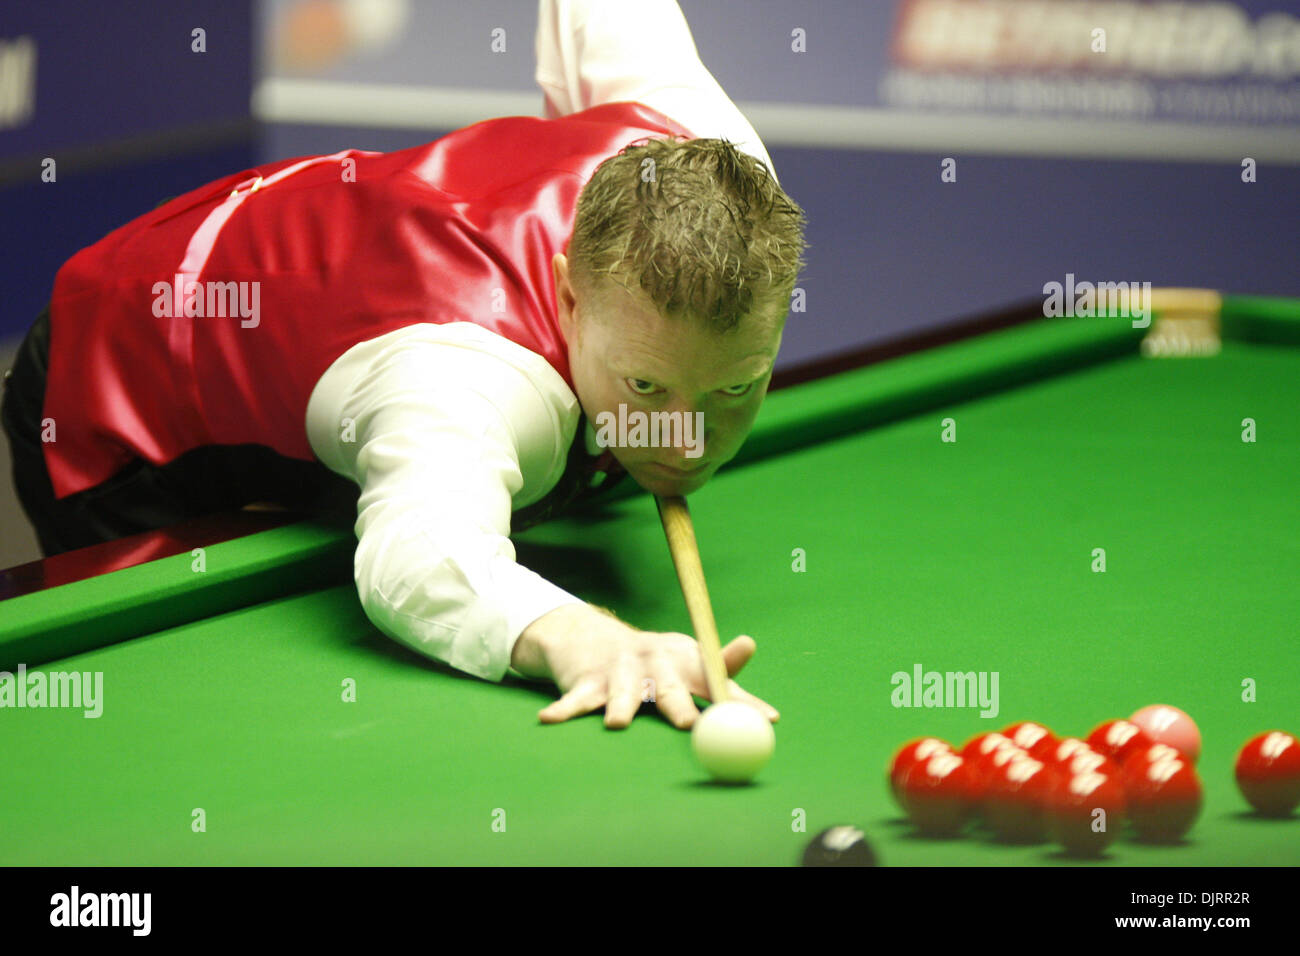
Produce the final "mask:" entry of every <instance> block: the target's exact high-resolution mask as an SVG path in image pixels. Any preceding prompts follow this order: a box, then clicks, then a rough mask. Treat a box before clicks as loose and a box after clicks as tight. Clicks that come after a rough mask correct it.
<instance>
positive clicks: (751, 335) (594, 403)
mask: <svg viewBox="0 0 1300 956" xmlns="http://www.w3.org/2000/svg"><path fill="white" fill-rule="evenodd" d="M552 269H553V271H554V273H555V289H556V300H557V306H558V309H559V318H560V328H561V330H562V331H563V333H564V337H565V341H566V342H567V343H568V347H569V365H570V368H571V369H572V372H573V381H574V385H575V386H576V388H577V392H578V400H579V401H580V402H581V403H582V409H583V411H584V412H585V413H586V414H587V418H588V419H589V420H590V421H591V423H592V424H593V426H597V427H599V424H600V421H601V415H602V413H608V414H609V415H610V416H612V419H609V420H611V421H617V420H618V419H619V406H620V405H623V406H625V409H624V418H625V420H626V416H628V415H631V414H632V413H640V414H641V415H643V416H645V417H647V418H648V417H649V416H651V415H652V414H653V413H655V412H667V413H679V415H678V416H674V417H677V418H678V420H679V421H683V422H685V420H686V417H687V416H690V424H691V426H692V427H693V426H694V424H695V423H696V422H699V421H702V423H703V433H702V435H700V434H698V433H692V438H693V442H692V444H691V445H690V446H688V444H687V443H686V442H684V441H682V442H678V443H677V444H676V445H675V446H672V447H651V446H642V447H632V446H631V445H630V444H619V443H614V444H611V445H610V450H611V451H613V453H614V457H616V458H617V459H618V460H619V462H620V463H621V464H622V465H623V467H624V468H626V469H627V471H628V473H629V474H630V475H631V476H632V478H633V479H634V480H635V481H636V482H637V484H639V485H640V486H641V487H642V488H645V489H646V490H647V491H649V492H652V493H653V494H656V495H685V494H689V493H690V492H692V491H695V490H696V489H698V488H699V487H700V486H702V485H703V484H704V483H705V482H706V481H708V480H709V479H710V478H711V477H713V473H714V472H715V471H717V470H718V468H719V467H721V466H722V465H724V464H725V463H726V462H728V461H730V460H731V458H732V457H733V456H734V455H735V454H736V452H737V451H739V449H740V446H741V444H742V443H743V442H744V440H745V437H746V436H747V435H748V434H749V430H750V428H752V427H753V424H754V417H755V416H756V415H757V414H758V409H759V406H760V405H761V404H762V403H763V396H765V395H766V394H767V386H768V382H769V381H770V380H771V377H772V366H773V364H774V363H775V362H776V353H777V350H778V349H779V348H780V346H781V325H782V322H783V321H784V316H779V317H776V318H766V319H759V318H756V317H752V316H747V317H746V318H744V319H742V320H741V323H740V325H739V326H738V327H737V328H735V329H733V330H732V331H730V332H725V333H721V334H719V333H717V332H713V331H710V330H709V329H707V328H703V327H702V325H701V323H696V322H691V321H687V320H673V319H667V318H664V317H663V316H662V315H660V314H659V313H658V311H656V310H655V309H654V308H653V307H652V306H650V304H649V303H648V302H646V301H645V300H644V299H642V298H639V297H636V296H633V295H632V294H631V293H629V292H628V291H627V290H625V289H623V288H622V287H621V286H619V285H618V284H617V283H615V282H609V283H606V284H605V286H604V287H603V288H602V289H601V290H600V291H599V292H598V293H596V294H593V295H591V296H586V297H584V296H580V295H578V293H577V292H576V290H575V289H574V287H573V285H572V283H571V282H570V281H569V270H568V262H567V260H566V258H565V257H564V256H562V255H557V256H556V257H555V258H554V260H553V261H552ZM697 412H700V413H703V417H702V419H701V418H698V417H696V414H695V413H697ZM681 434H682V433H681V432H678V435H681ZM578 440H579V441H581V440H582V438H581V436H579V437H578Z"/></svg>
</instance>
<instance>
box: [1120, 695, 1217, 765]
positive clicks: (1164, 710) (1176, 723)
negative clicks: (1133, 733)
mask: <svg viewBox="0 0 1300 956" xmlns="http://www.w3.org/2000/svg"><path fill="white" fill-rule="evenodd" d="M1129 720H1130V721H1131V722H1132V723H1135V724H1137V725H1138V726H1139V727H1141V728H1142V729H1143V730H1144V731H1145V732H1146V735H1147V736H1148V737H1150V738H1151V742H1152V743H1157V744H1168V745H1169V746H1170V747H1173V748H1174V749H1175V750H1178V751H1181V752H1182V754H1183V756H1184V757H1186V758H1187V759H1188V760H1190V761H1191V762H1192V763H1196V761H1197V760H1198V759H1200V756H1201V731H1200V730H1199V729H1198V728H1197V726H1196V722H1195V721H1194V720H1192V718H1190V717H1188V716H1187V714H1186V713H1184V712H1183V711H1181V710H1179V709H1178V708H1177V707H1170V706H1169V705H1168V704H1152V705H1151V706H1150V707H1143V708H1142V709H1141V710H1139V711H1137V712H1135V713H1134V714H1133V716H1132V717H1130V718H1129Z"/></svg>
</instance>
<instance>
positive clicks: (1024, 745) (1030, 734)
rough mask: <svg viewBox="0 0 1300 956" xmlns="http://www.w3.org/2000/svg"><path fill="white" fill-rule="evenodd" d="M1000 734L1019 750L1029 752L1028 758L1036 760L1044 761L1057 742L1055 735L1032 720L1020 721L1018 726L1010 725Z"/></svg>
mask: <svg viewBox="0 0 1300 956" xmlns="http://www.w3.org/2000/svg"><path fill="white" fill-rule="evenodd" d="M1002 733H1003V735H1004V736H1005V737H1008V738H1010V740H1011V742H1012V743H1013V744H1015V745H1016V746H1017V747H1019V748H1020V749H1021V750H1027V751H1029V754H1030V756H1032V757H1034V758H1035V759H1037V760H1044V759H1046V757H1047V755H1048V754H1050V753H1051V752H1052V748H1053V747H1055V746H1056V742H1057V741H1056V735H1055V734H1053V733H1052V732H1051V731H1050V730H1048V729H1047V728H1046V727H1044V726H1043V725H1042V724H1036V723H1034V722H1033V721H1032V720H1022V721H1021V722H1020V723H1018V724H1012V725H1011V726H1010V727H1008V728H1007V729H1006V730H1004V731H1002Z"/></svg>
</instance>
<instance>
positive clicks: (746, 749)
mask: <svg viewBox="0 0 1300 956" xmlns="http://www.w3.org/2000/svg"><path fill="white" fill-rule="evenodd" d="M775 746H776V733H775V732H774V731H773V730H772V722H771V721H769V720H768V719H767V718H766V717H764V716H763V715H762V714H760V713H759V712H758V711H757V710H756V709H755V708H753V707H751V706H749V704H745V703H742V702H740V701H738V700H724V701H723V702H722V703H720V704H713V705H712V706H710V707H708V708H707V709H706V710H705V711H704V713H702V714H700V717H699V719H698V720H696V721H695V726H694V727H692V728H691V749H692V750H694V751H695V759H696V760H698V761H699V762H700V763H701V764H702V765H703V767H704V769H705V770H707V771H708V773H709V776H710V777H712V778H713V779H714V780H720V781H722V782H723V783H748V782H749V781H750V780H752V779H753V778H754V775H755V774H757V773H758V772H759V771H760V770H762V769H763V767H765V766H766V765H767V762H768V761H769V760H771V759H772V750H773V748H774V747H775Z"/></svg>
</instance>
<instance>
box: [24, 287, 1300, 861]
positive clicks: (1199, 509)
mask: <svg viewBox="0 0 1300 956" xmlns="http://www.w3.org/2000/svg"><path fill="white" fill-rule="evenodd" d="M1296 315H1297V303H1296V302H1294V301H1287V300H1279V299H1237V300H1231V307H1229V306H1228V305H1225V308H1224V313H1223V317H1222V319H1223V347H1222V351H1221V352H1220V353H1219V354H1217V355H1214V356H1211V357H1202V358H1180V359H1152V358H1143V357H1141V355H1140V354H1139V342H1140V339H1141V336H1142V334H1143V332H1142V330H1137V329H1133V328H1132V327H1131V325H1130V323H1129V322H1128V321H1127V320H1120V319H1104V318H1103V319H1098V318H1091V319H1041V318H1039V319H1037V320H1036V321H1027V322H1023V323H1019V324H1015V325H1012V326H1009V327H1006V328H1002V329H1000V330H997V331H993V332H989V333H987V334H982V335H978V336H969V337H966V338H963V339H961V340H959V341H954V342H949V343H947V344H944V345H942V346H940V347H936V348H932V349H927V350H925V351H920V352H914V353H911V354H905V355H901V356H898V357H894V358H892V359H890V360H888V361H882V362H876V363H874V364H871V365H868V366H866V367H862V368H856V369H851V370H847V371H842V372H839V373H837V374H834V375H831V376H828V377H824V378H819V379H816V380H813V381H808V382H804V383H802V384H797V385H793V386H791V387H789V388H785V389H781V390H777V391H774V392H773V393H772V395H771V396H770V397H769V399H768V401H767V403H766V404H765V406H764V409H763V412H762V413H761V415H760V418H759V422H758V424H757V426H756V428H755V431H754V433H753V434H752V436H751V438H750V441H749V442H748V443H747V445H746V446H745V449H744V451H743V453H742V455H741V456H740V457H738V459H737V460H736V462H734V463H733V464H732V465H731V466H729V467H728V468H727V469H725V470H724V471H723V472H722V473H721V474H720V475H719V476H718V477H717V478H716V479H715V480H714V481H713V482H711V483H710V485H709V486H708V487H706V488H704V489H703V490H701V491H700V492H698V493H697V494H695V495H694V496H692V499H691V506H692V513H693V516H694V520H695V526H696V532H697V535H698V539H699V542H700V549H701V554H702V559H703V562H704V568H705V573H706V575H707V578H708V582H709V587H710V592H711V596H712V600H713V606H714V610H715V614H716V616H717V620H718V625H719V629H720V631H721V633H722V634H723V640H724V642H725V641H726V640H727V639H728V638H729V636H730V635H733V634H736V633H749V634H752V635H753V636H754V637H755V639H756V640H757V641H758V647H759V651H758V654H757V655H756V656H755V658H754V660H753V661H752V662H751V663H750V664H749V666H748V667H747V668H746V670H745V671H743V672H742V674H741V675H740V677H739V679H740V681H741V683H742V685H743V686H745V687H746V688H747V689H748V690H750V691H752V692H753V693H756V694H758V695H759V696H761V697H763V698H765V699H767V700H769V701H770V702H772V703H773V704H774V705H775V706H776V707H777V708H778V709H779V710H780V711H781V713H782V717H781V720H780V722H779V723H778V724H777V726H776V732H777V746H776V754H775V756H774V758H773V760H772V762H771V763H770V764H769V765H768V767H767V768H766V769H765V770H764V771H763V772H762V773H761V774H760V775H759V777H758V778H757V781H756V782H755V783H754V784H752V785H750V786H746V787H726V786H720V785H714V784H711V783H709V782H708V781H707V780H706V779H705V778H704V775H703V774H702V772H701V771H700V770H699V768H698V767H697V766H696V765H695V763H694V761H693V759H692V757H691V753H690V747H689V741H688V735H687V734H685V733H682V732H679V731H676V730H673V729H672V728H671V727H670V726H669V725H668V724H667V723H666V722H664V721H663V720H662V719H661V718H659V717H657V716H656V715H655V712H654V710H653V707H652V706H651V705H646V706H645V707H643V709H642V713H641V715H640V716H639V717H638V718H637V719H636V720H635V721H633V723H632V725H631V727H629V728H627V729H626V730H622V731H608V730H606V729H605V728H604V727H603V724H602V720H601V716H600V715H599V714H595V715H589V716H587V717H585V718H581V719H577V720H574V721H571V722H569V723H565V724H560V725H554V726H542V725H540V724H539V723H538V722H537V720H536V716H535V714H536V712H537V711H538V710H539V709H540V708H541V707H542V706H544V705H545V704H546V703H548V702H549V701H550V700H552V699H553V691H554V689H553V688H551V687H550V686H548V685H542V684H537V683H532V682H528V681H524V680H517V679H513V678H511V679H507V680H506V681H505V683H504V684H503V685H502V686H496V685H493V684H490V683H486V682H483V681H480V680H477V679H474V678H471V677H468V676H465V675H462V674H459V673H457V672H455V671H452V670H450V669H449V668H446V667H443V666H441V665H439V664H437V663H434V662H431V661H428V660H426V659H424V658H421V657H419V656H417V655H415V654H414V653H412V652H409V651H407V650H406V649H405V648H403V647H401V646H399V645H398V644H397V643H395V642H393V641H391V640H389V639H388V638H386V637H384V636H383V635H382V634H380V633H379V632H378V631H377V630H376V629H375V628H374V627H373V626H372V625H371V624H370V623H369V622H368V621H367V619H366V618H365V616H364V615H363V613H362V611H361V609H360V607H359V604H358V602H357V600H356V595H355V591H354V588H353V585H352V583H351V579H350V552H351V546H352V539H351V535H350V530H349V529H347V528H346V527H344V528H340V527H331V526H329V525H327V524H323V523H320V522H313V521H301V522H287V521H286V522H285V523H280V524H278V525H275V526H270V527H267V528H266V529H265V530H260V531H257V532H256V533H250V534H243V535H242V536H239V537H235V538H233V539H231V540H226V541H219V542H217V543H212V544H207V545H205V546H204V547H203V554H202V557H203V560H204V562H205V564H204V567H205V569H204V570H202V571H196V570H194V566H195V564H194V563H195V561H196V558H195V556H194V553H192V552H191V551H190V550H183V551H181V553H178V554H173V555H171V556H167V557H162V558H158V559H155V560H151V561H147V562H145V563H141V564H136V565H134V566H130V567H124V568H121V569H120V570H115V571H112V572H111V573H106V574H99V575H96V576H92V577H89V578H85V579H83V580H73V581H69V582H68V583H61V584H60V583H57V582H58V581H59V580H60V577H59V575H58V574H55V573H53V572H50V573H45V572H44V571H43V570H42V568H41V567H40V566H25V567H26V569H27V570H26V571H25V572H23V573H21V574H14V573H10V574H8V575H7V576H6V577H5V578H4V579H0V590H3V589H4V588H5V587H6V586H7V588H8V591H9V593H11V594H13V595H15V596H10V597H8V599H6V600H4V601H0V658H2V659H0V669H13V668H14V667H15V665H16V664H17V663H18V662H20V661H21V662H25V663H26V665H27V667H28V668H29V670H33V671H41V672H68V671H78V672H91V673H94V672H98V673H102V675H103V678H102V679H103V691H102V708H103V709H102V714H101V716H99V717H97V718H87V717H86V716H84V715H83V712H82V711H81V710H78V709H71V708H63V709H53V708H45V709H40V708H30V707H29V708H6V709H3V710H0V749H3V752H4V756H5V760H4V763H5V766H6V768H8V769H7V773H8V774H13V773H14V772H15V768H25V769H24V770H23V772H22V773H21V775H20V776H19V777H18V778H17V779H14V778H13V777H11V778H10V779H9V780H7V781H5V783H4V784H3V786H0V830H3V832H4V834H5V837H6V838H5V839H3V840H0V864H4V865H72V866H84V865H156V864H163V865H191V864H195V865H212V864H219V865H225V864H289V865H297V864H309V865H314V864H323V865H331V864H398V865H406V864H413V865H430V864H433V865H437V864H484V865H493V864H545V865H567V864H598V865H599V864H613V865H626V864H649V865H658V864H683V863H686V864H724V865H725V864H758V865H790V864H793V863H796V862H797V860H798V859H799V856H800V853H801V851H802V848H803V847H804V846H805V845H806V844H807V842H808V841H809V840H811V838H812V836H813V835H814V834H815V833H817V832H818V831H820V830H822V829H824V828H825V827H827V826H830V825H832V824H836V823H852V824H855V825H857V826H860V827H861V828H863V829H864V830H865V831H866V833H867V836H868V839H869V840H870V841H871V843H872V844H873V846H874V847H875V849H876V852H877V854H878V856H879V857H880V859H881V862H882V863H884V864H886V865H980V866H985V865H1042V864H1071V863H1074V862H1076V861H1074V860H1072V859H1071V858H1070V857H1068V856H1065V855H1064V854H1062V853H1061V852H1059V851H1058V850H1057V849H1056V848H1055V847H1054V846H1053V845H1051V844H1039V845H1028V846H1024V845H1021V846H1008V845H999V844H997V843H994V842H992V841H990V840H989V839H988V838H987V837H984V836H981V835H979V834H978V833H971V832H968V833H967V834H965V835H963V836H961V837H956V838H951V839H928V838H921V837H918V836H916V835H914V834H913V832H912V830H911V828H910V827H909V826H908V825H907V824H906V822H905V821H904V820H903V819H902V815H901V814H900V812H899V811H898V810H897V808H896V807H895V806H894V805H893V803H892V802H891V800H890V797H889V796H888V794H887V789H886V786H885V781H884V775H885V770H886V766H887V763H888V761H889V759H890V757H891V755H892V753H893V752H894V750H895V749H896V748H897V747H898V746H899V745H900V744H901V743H903V742H904V741H905V740H907V739H909V738H912V737H915V736H919V735H923V734H934V735H938V736H941V737H944V738H946V739H948V740H950V741H951V742H953V743H954V744H960V743H961V742H962V741H964V740H965V739H966V738H968V737H970V736H972V735H974V734H975V733H977V732H982V731H987V730H995V729H1000V728H1002V727H1004V726H1005V725H1007V724H1009V723H1011V722H1013V721H1016V720H1022V719H1033V720H1038V721H1041V722H1044V723H1046V724H1047V725H1048V726H1049V727H1051V728H1053V729H1054V730H1055V731H1057V732H1058V733H1059V734H1061V735H1085V734H1086V733H1087V732H1088V731H1089V730H1090V729H1091V728H1092V727H1093V726H1095V725H1096V724H1098V723H1099V722H1101V721H1102V720H1104V719H1107V718H1111V717H1117V716H1127V715H1128V714H1130V713H1131V712H1132V711H1133V710H1135V709H1136V708H1137V707H1139V706H1142V705H1145V704H1149V703H1154V702H1162V703H1171V704H1175V705H1177V706H1180V707H1182V708H1183V709H1184V710H1187V711H1188V712H1190V713H1191V714H1192V715H1193V716H1194V717H1195V718H1196V719H1197V720H1198V722H1199V725H1200V728H1201V731H1202V733H1203V736H1204V750H1203V755H1202V757H1201V759H1200V762H1199V770H1200V773H1201V776H1202V779H1203V781H1204V787H1205V805H1204V809H1203V811H1202V814H1201V818H1200V820H1199V822H1198V823H1197V824H1196V826H1195V827H1194V828H1193V829H1192V831H1191V833H1190V834H1189V835H1188V837H1187V838H1186V839H1185V840H1183V841H1182V842H1181V843H1179V844H1177V845H1148V844H1142V843H1138V842H1135V841H1134V840H1132V839H1131V838H1125V839H1121V840H1120V841H1119V842H1117V843H1116V844H1115V845H1113V846H1112V847H1111V848H1110V850H1109V851H1108V852H1107V853H1106V855H1105V856H1103V857H1102V858H1101V859H1100V860H1099V861H1097V862H1096V863H1092V864H1089V865H1100V866H1107V865H1110V866H1114V865H1156V866H1181V865H1194V866H1204V865H1212V866H1213V865H1255V864H1268V865H1278V864H1281V865H1295V864H1297V863H1300V821H1298V820H1297V819H1296V818H1295V817H1292V818H1290V819H1287V820H1280V821H1279V820H1266V819H1263V818H1260V817H1257V816H1256V815H1254V814H1253V813H1252V812H1250V810H1249V807H1248V806H1247V805H1246V803H1245V801H1244V800H1243V799H1242V798H1241V796H1240V795H1239V794H1238V792H1237V790H1236V786H1235V784H1234V782H1233V778H1232V761H1233V759H1234V757H1235V754H1236V751H1237V749H1238V748H1239V747H1240V746H1241V745H1242V744H1243V743H1244V742H1245V741H1246V740H1247V738H1249V737H1251V736H1253V735H1254V734H1255V733H1257V732H1259V731H1262V730H1266V729H1272V728H1275V727H1277V728H1280V729H1284V730H1290V731H1292V732H1296V731H1300V726H1298V722H1300V653H1297V644H1298V641H1297V637H1298V636H1300V635H1298V632H1297V621H1298V620H1300V615H1298V614H1297V611H1298V610H1300V539H1298V538H1297V534H1296V531H1297V527H1300V521H1298V520H1297V519H1300V497H1298V495H1297V490H1298V488H1300V483H1298V481H1297V479H1298V478H1300V415H1298V414H1297V411H1298V410H1300V408H1298V402H1297V399H1300V348H1298V345H1300V322H1298V321H1297V318H1296ZM794 320H797V319H792V321H794ZM1246 418H1250V419H1253V420H1254V421H1255V422H1256V423H1257V440H1256V441H1255V442H1253V443H1250V442H1244V441H1243V440H1242V437H1241V435H1242V427H1243V426H1242V421H1243V419H1246ZM945 419H951V420H952V423H953V425H954V427H955V429H956V438H957V440H956V441H955V442H953V441H948V442H945V441H942V440H941V434H942V432H943V428H944V425H943V422H944V420H945ZM516 541H517V544H518V550H519V556H520V560H521V561H523V562H524V563H526V564H529V565H530V566H532V567H534V568H536V569H537V570H539V571H540V572H542V573H543V574H546V575H548V576H550V577H551V578H552V579H553V580H555V581H556V582H557V583H559V584H561V585H562V586H565V587H568V588H570V589H572V590H574V591H575V592H576V593H577V594H579V595H580V596H582V597H584V598H586V599H588V600H591V601H593V602H595V603H598V604H602V605H605V606H607V607H610V608H612V609H614V610H616V611H617V612H618V613H619V614H620V616H622V617H624V619H626V620H628V621H631V622H632V623H634V624H636V625H638V626H641V627H645V628H651V629H658V630H689V623H688V620H687V616H686V611H685V608H684V606H683V603H682V600H681V596H680V592H679V590H678V586H677V582H676V579H675V576H674V572H673V567H672V564H671V561H670V560H669V556H668V553H667V548H666V546H665V543H664V540H663V532H662V529H661V527H660V524H659V521H658V518H657V516H656V512H655V506H654V503H653V501H652V500H651V498H650V497H649V496H648V495H645V494H644V493H636V494H624V495H622V496H621V497H616V498H615V499H613V500H611V501H609V502H607V503H605V504H603V505H601V506H599V507H597V508H594V509H591V510H589V511H585V512H582V513H579V514H575V515H572V516H569V517H565V518H563V519H560V520H555V521H552V522H550V523H547V524H544V525H541V526H539V527H536V528H534V529H530V530H529V531H527V532H525V533H522V534H520V535H518V536H517V538H516ZM99 547H101V548H104V547H108V546H99ZM181 547H184V545H183V544H182V545H181ZM1098 548H1102V549H1104V550H1105V570H1104V572H1101V571H1099V570H1095V569H1094V568H1095V562H1096V560H1097V559H1096V556H1095V555H1094V549H1098ZM800 555H802V560H803V562H804V566H803V569H802V570H795V569H794V568H795V566H796V559H797V558H798V557H799V556H800ZM64 557H66V556H64ZM58 561H59V559H57V558H56V559H52V561H50V562H46V565H47V566H48V567H50V568H53V567H55V566H56V563H57V562H58ZM42 575H43V576H42ZM65 576H66V575H65ZM31 580H36V581H37V582H38V583H37V585H32V584H31ZM23 581H27V583H26V584H23V583H22V582H23ZM42 581H43V582H44V583H45V584H46V585H48V586H45V587H40V586H39V584H40V583H41V582H42ZM5 582H7V585H6V583H5ZM23 591H26V593H20V592H23ZM918 666H919V667H920V668H921V669H923V670H925V671H931V670H933V671H939V672H949V671H953V672H976V673H985V674H990V675H991V674H992V673H994V672H996V673H997V675H998V685H997V686H998V694H997V712H996V714H995V715H989V716H981V714H980V711H979V709H978V708H977V707H972V706H969V705H967V706H945V707H934V706H930V707H926V706H895V704H896V703H897V701H896V700H895V696H894V694H895V687H894V684H893V681H892V675H895V674H898V673H906V674H909V675H910V674H911V673H913V671H914V668H916V667H918ZM349 688H355V699H354V700H345V696H347V693H348V689H349ZM1250 688H1253V697H1254V699H1253V700H1250V701H1249V702H1247V701H1246V700H1245V699H1244V696H1249V695H1246V689H1250ZM196 808H201V810H202V814H203V818H204V822H205V829H204V830H203V831H202V832H195V829H194V827H193V826H192V820H193V819H194V814H195V813H196Z"/></svg>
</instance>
